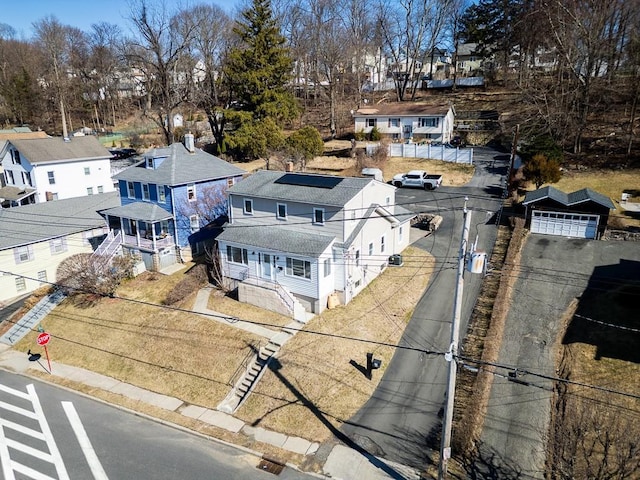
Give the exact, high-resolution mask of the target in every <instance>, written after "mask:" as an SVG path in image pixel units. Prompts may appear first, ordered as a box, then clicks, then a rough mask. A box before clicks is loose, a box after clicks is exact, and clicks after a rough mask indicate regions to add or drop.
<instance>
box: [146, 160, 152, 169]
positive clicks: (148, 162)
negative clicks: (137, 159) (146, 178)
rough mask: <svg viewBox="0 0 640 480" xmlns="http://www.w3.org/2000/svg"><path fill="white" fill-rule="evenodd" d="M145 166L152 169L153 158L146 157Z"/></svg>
mask: <svg viewBox="0 0 640 480" xmlns="http://www.w3.org/2000/svg"><path fill="white" fill-rule="evenodd" d="M147 168H151V169H153V158H151V157H149V158H147Z"/></svg>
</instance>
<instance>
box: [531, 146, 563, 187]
mask: <svg viewBox="0 0 640 480" xmlns="http://www.w3.org/2000/svg"><path fill="white" fill-rule="evenodd" d="M522 173H523V174H524V178H525V180H528V181H530V182H533V183H534V184H535V185H536V188H540V187H541V186H542V185H543V184H545V183H556V182H557V181H558V180H560V178H561V177H562V173H561V172H560V164H559V163H558V161H557V160H552V159H549V158H547V157H546V156H545V155H543V154H542V153H538V154H536V155H534V156H533V157H531V158H530V159H529V160H527V161H526V162H525V164H524V168H523V172H522Z"/></svg>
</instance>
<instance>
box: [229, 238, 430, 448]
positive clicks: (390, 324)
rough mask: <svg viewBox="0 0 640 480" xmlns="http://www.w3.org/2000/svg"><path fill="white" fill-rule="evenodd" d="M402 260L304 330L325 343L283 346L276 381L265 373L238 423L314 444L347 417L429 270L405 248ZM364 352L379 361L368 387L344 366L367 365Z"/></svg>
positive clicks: (305, 338)
mask: <svg viewBox="0 0 640 480" xmlns="http://www.w3.org/2000/svg"><path fill="white" fill-rule="evenodd" d="M404 256H405V265H404V266H403V267H400V268H387V270H386V271H385V272H384V273H383V274H382V275H381V276H380V277H378V278H377V279H376V280H375V281H374V282H372V284H371V285H369V286H368V287H367V288H366V289H365V290H364V291H363V292H361V293H360V294H359V295H358V296H357V297H356V298H355V299H354V300H353V301H352V302H351V303H350V304H349V305H348V306H347V307H338V308H336V309H333V310H327V311H325V312H324V313H323V314H322V315H320V316H318V317H316V318H314V319H313V320H312V321H311V322H310V323H309V324H308V325H307V326H306V327H305V331H313V332H322V333H325V334H328V336H321V335H313V334H310V333H304V332H301V333H298V334H297V335H296V336H295V337H294V338H293V339H292V340H290V341H289V342H288V343H287V344H285V346H284V347H283V349H282V350H281V352H280V354H279V356H278V359H277V361H278V364H279V365H280V369H279V370H278V372H277V375H276V374H275V373H274V372H273V371H267V372H266V374H265V375H264V377H263V378H262V380H261V381H260V383H259V384H258V386H257V387H256V390H255V391H254V393H252V395H251V396H250V397H249V399H248V400H247V402H246V403H245V404H244V405H243V406H242V407H241V408H240V410H239V411H238V412H237V416H239V417H240V418H242V419H243V420H245V421H246V422H248V423H251V424H255V425H260V426H262V427H265V428H268V429H271V430H276V431H279V432H282V433H287V434H294V435H296V434H297V435H302V436H304V437H306V438H313V439H315V440H316V441H321V440H323V439H326V438H328V437H330V435H331V428H338V427H339V426H340V424H341V423H342V422H343V421H344V420H346V419H348V418H349V417H351V416H352V415H353V414H354V413H355V412H356V411H357V410H358V409H359V408H360V407H361V406H362V405H363V404H364V403H365V402H366V401H367V399H368V398H369V397H370V396H371V394H372V392H373V391H374V389H375V387H376V385H377V384H378V382H379V380H380V378H381V377H382V374H383V372H384V369H385V368H386V366H387V365H388V363H389V361H390V360H391V357H392V355H393V353H394V351H395V348H394V347H393V345H396V344H397V342H398V341H399V339H400V336H401V335H402V332H403V331H404V328H405V326H406V323H407V322H408V320H409V319H410V316H411V313H412V311H413V307H414V306H415V304H416V303H417V301H418V300H419V299H420V297H421V295H422V293H423V291H424V288H425V287H426V284H427V282H428V280H429V275H430V272H431V271H432V269H433V265H434V261H433V259H432V258H431V257H430V256H429V255H428V254H427V253H426V252H423V251H420V250H418V249H416V248H413V247H410V248H408V249H407V250H405V252H404ZM333 335H335V336H333ZM350 337H353V338H357V339H361V340H363V341H357V340H353V339H351V338H350ZM367 342H383V343H386V344H388V345H376V344H372V343H367ZM367 352H373V353H374V355H375V358H379V359H381V360H382V369H381V370H377V371H374V374H373V379H372V380H368V379H366V378H365V376H364V375H363V374H362V373H360V372H359V371H358V370H357V369H356V368H354V367H353V366H352V365H350V364H349V362H350V360H353V361H355V362H357V363H358V364H360V365H365V363H366V353H367ZM329 425H331V427H329Z"/></svg>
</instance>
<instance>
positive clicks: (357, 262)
mask: <svg viewBox="0 0 640 480" xmlns="http://www.w3.org/2000/svg"><path fill="white" fill-rule="evenodd" d="M359 265H360V250H356V267H357V266H359Z"/></svg>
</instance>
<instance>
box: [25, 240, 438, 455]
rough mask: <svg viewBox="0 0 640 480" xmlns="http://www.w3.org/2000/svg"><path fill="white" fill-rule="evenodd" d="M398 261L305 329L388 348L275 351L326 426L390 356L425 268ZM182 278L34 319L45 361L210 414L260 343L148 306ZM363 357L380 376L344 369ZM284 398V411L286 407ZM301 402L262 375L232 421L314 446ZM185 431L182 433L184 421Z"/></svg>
mask: <svg viewBox="0 0 640 480" xmlns="http://www.w3.org/2000/svg"><path fill="white" fill-rule="evenodd" d="M404 257H405V265H404V266H403V267H399V268H387V270H386V271H385V272H384V273H383V274H382V275H381V276H380V277H378V278H377V279H376V280H375V281H374V282H373V283H372V284H371V285H369V286H368V287H367V288H366V289H365V290H364V291H363V292H362V293H361V294H360V295H358V297H356V299H355V300H354V301H352V302H351V303H350V304H349V305H348V306H343V307H338V308H336V309H333V310H328V311H326V312H325V313H324V314H323V315H321V316H319V317H317V318H315V319H314V320H312V322H311V323H310V324H309V325H308V326H307V327H306V328H305V329H306V330H311V331H317V332H323V333H326V334H329V335H338V336H343V337H354V338H358V339H362V340H365V341H368V342H383V343H388V344H389V345H388V346H381V345H375V344H371V343H365V342H360V341H357V340H351V339H348V338H335V337H332V336H321V335H312V334H307V333H299V334H298V335H296V336H295V337H294V338H293V339H292V340H291V341H290V342H289V343H287V344H286V345H285V348H284V349H283V351H282V352H281V355H280V357H279V361H280V362H281V363H282V369H281V373H282V375H283V377H284V378H286V380H287V381H289V382H292V385H293V386H294V387H295V388H296V389H297V390H298V391H299V392H300V393H301V395H304V398H305V399H306V400H305V401H308V402H310V404H313V405H316V406H317V407H318V408H319V409H320V410H321V411H323V412H325V413H326V416H327V418H328V419H329V421H330V422H332V423H333V424H335V425H337V424H339V423H340V421H341V420H342V419H346V418H348V417H349V416H351V415H352V414H353V413H355V411H356V410H357V409H358V408H359V407H360V406H361V405H363V404H364V402H365V401H366V400H367V399H368V398H369V396H370V395H371V393H372V392H373V390H374V388H375V386H376V385H377V382H378V380H379V378H380V377H381V375H382V372H383V371H384V368H386V366H387V365H388V362H389V361H390V359H391V356H392V355H393V352H394V350H395V349H394V347H393V345H395V344H397V342H398V340H399V339H400V336H401V334H402V332H403V331H404V328H405V325H406V323H407V321H408V320H409V318H410V316H411V313H412V310H413V307H414V305H415V304H416V303H417V301H418V300H419V298H420V296H421V295H422V293H423V291H424V288H425V286H426V284H427V281H428V279H429V275H430V272H431V271H432V269H433V264H434V261H433V259H432V258H431V257H430V255H429V254H428V253H426V252H423V251H420V250H417V249H414V248H412V247H409V248H408V249H407V250H405V252H404ZM185 271H186V270H183V271H182V272H178V273H176V274H174V275H171V276H163V275H159V274H153V273H145V274H143V275H141V276H139V277H138V278H136V279H134V280H131V281H128V282H126V283H125V284H124V285H122V286H121V287H120V288H119V290H118V292H117V296H119V297H124V298H128V299H136V300H139V303H138V302H131V301H127V300H123V299H118V298H114V299H110V298H103V299H101V300H100V301H99V302H97V303H95V304H94V305H93V306H91V307H90V308H82V307H81V306H78V305H75V304H74V303H73V302H72V301H70V300H65V301H64V302H63V303H62V304H61V305H60V306H59V307H58V308H56V309H55V310H54V311H53V312H52V313H51V314H49V316H47V317H46V318H45V320H44V321H43V326H44V328H45V329H46V330H47V331H48V332H49V333H51V335H52V341H51V343H50V344H49V353H50V355H51V358H52V359H53V360H54V361H57V362H60V363H63V364H67V365H73V366H78V367H82V368H86V369H88V370H92V371H95V372H98V373H101V374H104V375H107V376H110V377H112V378H116V379H118V380H120V381H123V382H127V383H131V384H133V385H137V386H139V387H142V388H145V389H148V390H151V391H154V392H157V393H161V394H164V395H170V396H173V397H176V398H179V399H181V400H183V401H184V402H186V403H189V404H194V405H201V406H203V407H207V408H215V406H216V405H217V404H218V403H219V402H220V401H221V400H222V399H223V398H224V397H225V396H226V394H227V393H228V392H229V389H230V388H231V385H230V380H231V377H232V376H233V374H234V373H235V372H236V370H237V368H238V367H239V366H240V364H241V362H242V361H243V359H244V357H245V356H246V355H247V354H248V353H249V345H250V344H251V343H252V342H258V341H259V340H260V339H259V338H257V337H255V336H252V335H250V334H248V333H246V332H243V331H240V330H237V329H234V328H232V327H229V326H226V325H223V324H220V323H218V322H215V321H213V320H208V319H207V318H205V317H203V316H200V315H197V314H194V313H189V312H188V311H177V310H173V309H168V308H166V307H161V306H159V305H153V304H159V303H160V302H162V300H163V297H164V295H165V294H166V293H167V292H168V291H170V289H171V288H172V286H173V285H175V284H176V283H177V282H179V281H180V279H181V278H182V277H183V276H184V272H185ZM194 298H195V295H192V296H191V297H190V298H188V299H185V302H184V304H183V306H184V307H189V306H190V305H191V304H192V303H193V300H194ZM210 307H211V308H212V309H214V310H217V311H221V313H226V314H233V315H236V316H238V317H240V318H248V319H254V318H255V319H256V320H258V321H264V322H265V323H272V322H273V323H275V324H278V323H282V324H286V323H288V321H289V319H285V318H284V317H281V318H278V317H280V316H278V315H277V314H271V313H270V312H264V311H262V310H260V309H257V308H255V307H252V306H249V305H244V304H239V303H237V302H234V301H233V300H230V299H228V298H224V299H220V298H216V297H213V299H212V300H211V303H210ZM35 335H36V334H35V333H31V334H29V335H27V336H26V337H25V338H24V339H23V340H22V341H21V342H19V343H18V345H17V346H16V349H18V350H21V351H25V352H26V351H27V349H29V348H33V346H34V345H35ZM368 351H372V352H374V353H375V356H376V358H380V359H382V361H383V364H382V369H381V370H379V371H375V372H374V379H373V380H371V381H369V380H367V379H365V378H364V376H362V374H361V373H360V372H358V371H357V370H356V369H355V368H354V367H352V366H351V365H349V360H350V359H353V360H355V361H357V362H358V363H359V364H361V365H363V364H364V363H365V353H366V352H368ZM51 378H54V377H51ZM60 382H61V383H64V382H65V381H64V380H63V379H60ZM67 383H68V384H69V385H71V386H72V387H73V388H78V389H80V390H82V391H85V392H87V393H90V394H91V395H97V396H100V397H102V398H104V397H105V396H106V397H108V398H107V400H109V401H111V400H112V399H117V402H116V403H118V404H121V405H125V406H127V407H130V408H134V409H136V410H141V411H144V412H146V413H149V414H151V415H154V416H156V415H157V414H158V409H154V408H153V407H148V406H145V405H143V404H140V403H138V402H131V401H130V400H128V399H125V398H123V397H119V396H118V395H113V394H108V393H107V392H98V391H97V390H96V389H92V388H90V387H86V386H80V385H74V384H73V382H67ZM283 399H284V400H283ZM289 399H292V400H293V403H291V404H290V405H287V404H288V403H289ZM301 403H302V401H301V400H300V399H298V398H296V396H295V395H293V394H292V392H291V390H290V389H289V388H287V387H286V386H284V385H283V384H282V382H281V381H280V380H278V379H277V378H276V377H275V375H273V373H272V372H267V374H266V375H265V377H264V379H263V380H262V381H261V382H260V384H259V385H258V389H257V392H256V393H255V394H252V396H251V397H250V398H249V400H248V402H247V404H246V406H245V407H243V408H242V409H241V411H240V415H239V416H240V417H241V418H243V419H244V420H246V421H249V422H253V423H256V424H260V425H261V426H264V427H266V428H271V429H273V430H276V431H280V432H285V433H289V434H293V435H298V436H303V437H306V438H310V439H314V440H320V439H322V438H326V437H327V436H328V435H329V430H327V428H326V427H325V426H324V425H323V424H322V422H320V421H319V420H318V419H317V418H316V417H315V416H314V415H313V413H311V411H310V409H309V408H307V407H305V406H302V405H301ZM273 409H277V411H275V412H274V411H273ZM160 417H161V418H165V417H168V418H170V421H175V422H176V423H180V424H185V421H178V418H179V415H178V416H176V415H175V414H170V412H165V413H163V414H162V415H160ZM186 423H188V425H187V426H190V425H191V423H193V422H189V421H186ZM214 430H215V429H214ZM275 453H277V452H275Z"/></svg>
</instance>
